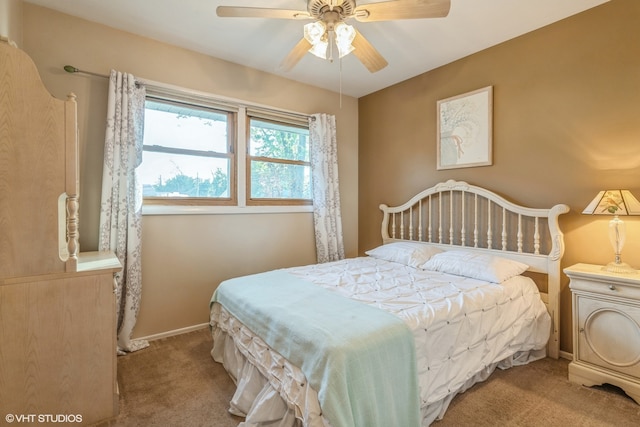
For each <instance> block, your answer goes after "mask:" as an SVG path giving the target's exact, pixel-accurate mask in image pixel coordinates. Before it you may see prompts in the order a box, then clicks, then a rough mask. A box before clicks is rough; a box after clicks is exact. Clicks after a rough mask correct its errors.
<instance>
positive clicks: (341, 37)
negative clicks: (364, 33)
mask: <svg viewBox="0 0 640 427" xmlns="http://www.w3.org/2000/svg"><path fill="white" fill-rule="evenodd" d="M334 31H335V33H336V45H337V46H338V56H340V58H342V57H343V56H345V55H348V54H349V53H351V52H352V51H353V50H354V49H355V48H354V47H353V46H352V45H351V42H353V39H354V38H356V30H355V29H354V28H353V27H352V26H351V25H348V24H345V23H344V22H339V23H338V24H336V26H335V29H334Z"/></svg>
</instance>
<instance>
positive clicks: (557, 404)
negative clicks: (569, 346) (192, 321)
mask: <svg viewBox="0 0 640 427" xmlns="http://www.w3.org/2000/svg"><path fill="white" fill-rule="evenodd" d="M210 350H211V336H210V335H209V331H208V329H202V330H198V331H195V332H190V333H187V334H183V335H179V336H175V337H170V338H165V339H162V340H157V341H153V342H151V345H150V347H149V348H146V349H144V350H141V351H138V352H136V353H132V354H129V355H126V356H120V357H119V358H118V381H119V386H120V415H119V416H118V418H117V419H115V420H113V421H111V422H109V423H107V424H106V425H109V426H163V427H165V426H211V427H232V426H237V424H238V423H239V422H240V421H242V419H241V418H238V417H235V416H232V415H230V414H229V413H228V412H227V408H228V402H229V400H230V398H231V396H232V395H233V391H234V389H235V386H234V384H233V382H232V381H231V379H230V378H229V376H228V375H227V373H226V372H225V371H224V369H223V368H222V366H221V365H220V364H218V363H215V362H214V361H213V360H212V359H211V356H210V353H209V352H210ZM568 363H569V362H568V361H567V360H563V359H560V360H553V359H544V360H540V361H538V362H534V363H531V364H529V365H527V366H522V367H515V368H512V369H508V370H506V371H500V370H497V371H496V372H494V374H493V375H492V376H491V377H490V378H489V379H488V380H487V381H485V382H483V383H480V384H476V385H475V386H474V387H472V388H471V389H470V390H468V391H467V392H465V393H463V394H460V395H458V396H457V397H456V398H455V399H454V400H453V402H452V404H451V406H450V407H449V410H448V411H447V413H446V414H445V417H444V419H443V420H441V421H437V422H435V423H434V424H433V427H448V426H456V427H458V426H518V427H520V426H522V427H529V426H531V427H534V426H551V427H555V426H558V427H560V426H562V427H569V426H576V427H577V426H580V427H597V426H616V427H626V426H638V425H640V406H639V405H637V404H636V403H635V402H634V401H633V400H631V399H630V398H628V397H627V396H626V395H624V393H622V392H621V391H620V390H619V389H617V388H615V387H611V386H604V387H592V388H587V387H583V386H580V385H577V384H573V383H570V382H569V381H568V380H567V366H568ZM336 427H338V426H336ZM397 427H402V426H397Z"/></svg>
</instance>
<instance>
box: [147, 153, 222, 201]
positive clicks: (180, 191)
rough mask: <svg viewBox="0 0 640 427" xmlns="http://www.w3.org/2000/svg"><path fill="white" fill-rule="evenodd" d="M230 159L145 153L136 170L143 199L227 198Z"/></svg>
mask: <svg viewBox="0 0 640 427" xmlns="http://www.w3.org/2000/svg"><path fill="white" fill-rule="evenodd" d="M230 170H231V165H230V162H229V159H221V158H215V157H200V156H189V155H182V154H171V153H157V152H152V151H145V152H144V156H143V161H142V164H141V165H140V166H139V167H138V169H137V171H138V173H139V177H140V180H141V182H142V189H143V190H142V194H143V196H144V197H213V198H228V197H229V194H230V190H229V174H230Z"/></svg>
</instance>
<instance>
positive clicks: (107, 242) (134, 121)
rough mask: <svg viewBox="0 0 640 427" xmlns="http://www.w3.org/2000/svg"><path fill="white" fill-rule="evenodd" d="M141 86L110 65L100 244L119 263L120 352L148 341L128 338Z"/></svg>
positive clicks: (133, 298) (135, 273)
mask: <svg viewBox="0 0 640 427" xmlns="http://www.w3.org/2000/svg"><path fill="white" fill-rule="evenodd" d="M144 101H145V88H144V86H142V85H138V84H137V83H136V79H135V77H134V76H132V75H131V74H126V73H121V72H118V71H114V70H111V75H110V76H109V97H108V104H107V131H106V135H105V143H104V165H103V172H102V202H101V207H100V239H99V244H98V246H99V250H101V251H113V252H115V254H116V256H117V257H118V259H119V260H120V263H121V264H122V266H123V269H122V270H121V271H120V272H119V273H118V274H116V283H117V289H116V310H117V315H118V325H117V328H118V329H117V330H118V353H119V354H124V353H125V352H131V351H136V350H139V349H141V348H144V347H147V346H148V345H149V343H148V342H146V341H144V340H132V339H131V333H132V332H133V327H134V326H135V324H136V319H137V317H138V311H139V309H140V294H141V286H142V269H141V237H142V189H141V187H140V185H139V183H138V182H137V179H136V167H137V166H138V165H140V163H141V162H142V136H143V128H144Z"/></svg>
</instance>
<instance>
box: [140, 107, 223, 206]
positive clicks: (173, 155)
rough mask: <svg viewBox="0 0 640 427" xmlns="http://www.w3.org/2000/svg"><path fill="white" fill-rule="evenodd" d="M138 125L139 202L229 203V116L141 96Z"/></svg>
mask: <svg viewBox="0 0 640 427" xmlns="http://www.w3.org/2000/svg"><path fill="white" fill-rule="evenodd" d="M144 122H145V123H144V140H143V161H142V164H141V165H140V167H139V168H138V171H139V176H140V179H141V181H142V186H143V191H142V194H143V196H144V199H145V203H164V202H166V201H167V200H170V201H171V204H212V203H214V202H215V203H216V204H233V203H235V191H234V183H235V177H234V170H235V165H234V155H233V152H234V143H235V138H234V123H235V120H234V114H233V113H231V112H227V111H222V110H218V109H214V108H211V107H206V106H198V105H190V104H184V103H180V102H175V101H168V100H164V99H156V98H152V97H147V100H146V102H145V119H144Z"/></svg>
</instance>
